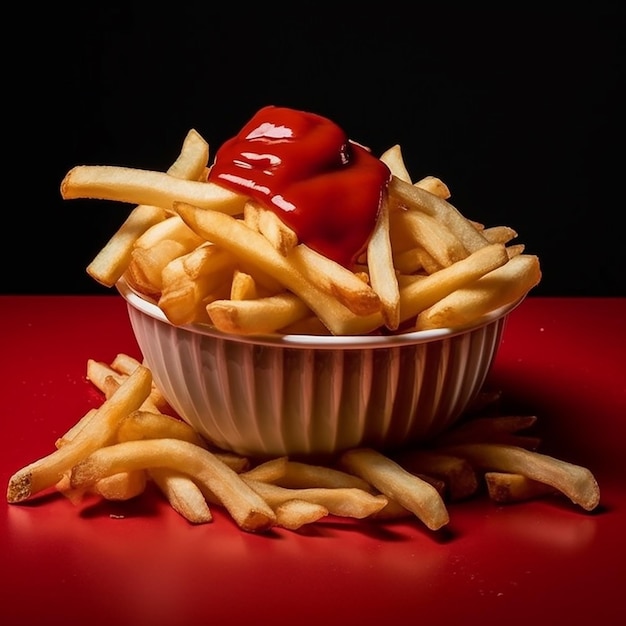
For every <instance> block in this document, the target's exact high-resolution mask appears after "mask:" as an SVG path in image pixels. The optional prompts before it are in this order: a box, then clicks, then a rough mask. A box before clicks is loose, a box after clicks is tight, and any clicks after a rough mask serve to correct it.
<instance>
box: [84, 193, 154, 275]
mask: <svg viewBox="0 0 626 626" xmlns="http://www.w3.org/2000/svg"><path fill="white" fill-rule="evenodd" d="M165 217H166V212H165V209H163V208H161V207H154V206H149V205H146V204H140V205H138V206H136V207H135V208H134V209H133V210H132V211H131V212H130V214H129V215H128V217H127V218H126V220H124V222H123V223H122V225H121V226H120V227H119V228H118V230H117V231H116V232H115V233H114V234H113V236H112V237H111V238H110V239H109V240H108V241H107V243H106V244H105V245H104V247H103V248H102V249H101V250H100V251H99V252H98V254H96V256H95V257H94V258H93V260H92V261H91V263H89V265H87V273H88V274H89V275H90V276H91V277H92V278H93V279H94V280H96V281H97V282H99V283H100V284H102V285H104V286H105V287H112V286H113V285H115V283H116V282H117V281H118V280H119V279H120V277H121V276H122V274H124V272H125V271H126V268H127V267H128V264H129V262H130V255H131V252H132V250H133V246H134V244H135V241H136V240H137V239H138V238H139V237H140V236H141V235H142V234H143V233H144V232H145V231H146V230H148V229H149V228H150V227H151V226H153V225H154V224H158V223H159V222H161V221H163V220H164V219H165Z"/></svg>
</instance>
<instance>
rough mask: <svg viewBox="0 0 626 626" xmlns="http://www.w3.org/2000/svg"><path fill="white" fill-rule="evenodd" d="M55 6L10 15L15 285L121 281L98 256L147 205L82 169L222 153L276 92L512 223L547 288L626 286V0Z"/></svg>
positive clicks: (9, 282)
mask: <svg viewBox="0 0 626 626" xmlns="http://www.w3.org/2000/svg"><path fill="white" fill-rule="evenodd" d="M54 4H55V5H56V6H55V7H54V8H52V7H49V6H47V5H46V6H43V7H37V8H35V5H30V4H28V5H24V6H22V7H21V8H20V7H17V8H16V17H15V18H14V19H13V21H12V22H8V21H5V37H6V36H7V35H9V34H10V33H9V31H11V30H13V29H14V30H15V32H14V33H12V35H13V40H12V41H13V42H14V43H7V41H5V43H4V44H3V47H4V49H5V53H4V57H5V63H4V65H5V90H4V94H5V96H4V102H5V125H6V126H5V128H6V134H5V143H4V150H3V152H4V163H5V165H4V176H3V188H4V191H5V197H4V202H3V204H4V207H3V214H4V220H3V235H4V236H3V245H2V246H1V247H0V250H1V252H0V262H1V263H2V265H1V267H2V273H1V274H0V292H2V293H59V294H73V293H98V294H100V293H102V294H104V293H111V290H107V289H105V288H104V287H101V286H100V285H98V284H96V283H95V282H94V281H93V280H92V279H91V278H90V277H89V276H87V274H86V272H85V267H86V265H87V264H88V263H89V262H90V261H91V259H92V258H93V256H94V255H95V254H96V252H97V251H98V250H99V249H100V247H101V246H102V245H104V243H105V242H106V240H107V239H108V238H109V237H110V236H111V235H112V234H113V232H114V231H115V229H116V228H117V227H118V226H119V225H120V224H121V223H122V221H123V219H124V218H125V216H126V214H127V212H128V210H129V207H128V206H125V205H121V204H116V203H109V202H104V201H97V200H72V201H63V200H62V199H61V197H60V193H59V185H60V183H61V180H62V178H63V176H64V175H65V173H66V172H67V171H68V170H69V169H70V168H71V167H72V166H74V165H78V164H112V165H126V166H132V167H143V168H149V169H161V170H164V169H166V168H167V167H168V166H169V165H170V164H171V162H172V161H173V160H174V159H175V158H176V156H177V155H178V152H179V150H180V147H181V145H182V141H183V138H184V136H185V134H186V132H187V131H188V130H189V129H190V128H195V129H197V130H198V131H199V132H200V133H201V134H202V135H203V137H204V138H205V139H206V140H207V141H208V142H209V144H210V146H211V150H213V151H214V150H215V149H216V148H217V147H218V146H219V145H220V144H221V142H223V141H224V140H225V139H227V138H229V137H230V136H232V135H233V134H235V133H236V132H237V131H238V130H239V128H240V127H241V126H242V125H243V124H244V123H245V122H246V121H247V120H248V119H249V118H250V117H251V116H252V115H253V114H254V112H256V110H257V109H259V108H260V107H262V106H264V105H266V104H276V105H281V106H290V107H294V108H301V109H306V110H310V111H313V112H316V113H319V114H322V115H325V116H327V117H330V118H332V119H333V120H334V121H336V122H337V123H339V124H340V125H341V126H343V127H344V129H345V130H346V131H347V132H348V134H349V135H350V137H351V138H352V139H354V140H356V141H359V142H360V143H363V144H366V145H368V146H369V147H370V148H371V149H372V150H373V151H374V152H375V153H377V154H379V153H381V152H382V151H384V150H385V149H387V148H388V147H390V146H392V145H393V144H396V143H399V144H400V145H401V147H402V152H403V155H404V158H405V161H406V163H407V166H408V168H409V171H410V172H411V174H412V176H413V179H414V180H417V179H418V178H421V177H422V176H425V175H428V174H432V175H436V176H439V177H440V178H442V179H443V180H444V181H445V182H446V183H447V184H448V185H449V187H450V189H451V191H452V197H451V201H452V203H453V204H454V205H455V206H456V207H457V208H459V209H460V210H461V211H462V212H463V213H464V214H465V215H467V216H468V217H470V218H472V219H475V220H477V221H479V222H483V223H485V224H486V225H496V224H507V225H509V226H512V227H514V228H515V229H516V230H517V231H518V233H519V238H518V241H519V242H522V243H525V244H526V251H527V252H529V253H533V254H537V255H539V257H540V259H541V262H542V269H543V279H542V282H541V284H540V285H539V286H538V287H537V288H536V289H535V290H534V291H533V292H532V293H533V294H534V295H551V296H581V295H582V296H616V295H617V296H624V295H626V278H625V277H624V271H625V270H626V255H625V253H624V247H625V245H624V237H623V234H622V229H623V228H624V227H623V226H622V225H621V222H622V221H623V213H624V210H625V201H624V198H625V197H626V193H625V190H626V180H625V175H624V171H625V169H624V166H625V165H626V163H625V157H624V133H623V128H622V123H623V117H624V100H623V97H622V95H621V92H620V90H621V89H622V88H623V83H624V76H625V74H624V60H625V55H624V35H625V32H626V31H625V30H624V26H625V21H624V10H623V9H622V8H621V6H622V5H623V3H622V2H614V3H610V2H595V3H590V4H589V5H587V4H586V3H582V5H577V6H576V8H570V7H571V6H573V5H570V3H563V6H564V7H567V8H565V9H561V10H557V9H554V8H551V7H550V6H549V5H550V3H543V4H544V5H545V6H544V7H543V8H541V9H536V10H533V9H530V8H529V7H528V5H527V4H525V5H524V8H523V9H516V8H515V5H514V4H511V3H499V4H495V3H494V4H493V5H492V6H490V5H491V3H489V4H488V5H486V6H488V7H489V8H483V7H482V6H481V5H480V4H479V3H467V4H468V6H467V7H465V8H463V7H464V5H465V3H463V5H462V8H459V7H456V6H455V3H450V4H446V3H437V4H436V5H435V6H431V5H430V4H422V3H420V2H413V3H399V2H385V3H373V4H371V5H368V4H365V3H357V2H355V3H349V2H344V3H341V2H334V3H330V4H329V5H325V4H324V3H321V2H299V3H293V4H287V5H281V3H278V2H276V3H256V4H253V5H251V6H247V5H246V4H245V3H242V4H234V3H228V2H227V3H221V4H220V5H219V6H215V4H213V3H210V2H205V3H194V2H178V3H171V4H163V3H158V4H157V3H149V2H147V3H139V2H123V3H118V2H107V3H100V4H91V3H82V4H78V3H76V4H74V3H54ZM459 4H461V3H459ZM546 7H548V8H546Z"/></svg>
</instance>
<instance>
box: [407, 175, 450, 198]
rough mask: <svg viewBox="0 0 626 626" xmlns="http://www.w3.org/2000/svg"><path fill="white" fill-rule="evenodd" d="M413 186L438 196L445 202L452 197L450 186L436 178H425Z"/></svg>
mask: <svg viewBox="0 0 626 626" xmlns="http://www.w3.org/2000/svg"><path fill="white" fill-rule="evenodd" d="M413 184H414V185H415V186H416V187H419V188H420V189H424V191H428V192H430V193H433V194H435V195H436V196H439V197H440V198H443V199H444V200H447V199H448V198H449V197H450V195H451V194H450V189H449V188H448V185H446V184H445V183H444V182H443V181H442V180H441V179H440V178H437V177H436V176H424V178H421V179H420V180H418V181H417V182H416V183H413Z"/></svg>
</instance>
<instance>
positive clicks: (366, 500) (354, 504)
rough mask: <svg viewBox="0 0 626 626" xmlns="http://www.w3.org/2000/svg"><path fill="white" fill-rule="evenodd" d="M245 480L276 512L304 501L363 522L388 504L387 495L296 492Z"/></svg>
mask: <svg viewBox="0 0 626 626" xmlns="http://www.w3.org/2000/svg"><path fill="white" fill-rule="evenodd" d="M243 480H244V481H245V482H246V484H248V485H249V486H250V487H251V488H252V489H254V490H255V491H256V492H257V493H258V494H259V496H261V497H262V498H263V499H264V500H265V501H266V502H268V503H269V505H270V506H271V507H273V508H277V507H278V506H280V505H281V504H284V503H285V502H288V501H291V500H304V501H305V502H310V503H314V504H318V505H321V506H323V507H325V508H326V509H327V510H328V513H329V514H330V515H337V516H339V517H353V518H356V519H363V518H365V517H368V516H370V515H373V514H374V513H376V512H377V511H380V510H381V509H382V508H383V507H384V506H385V505H386V504H387V501H388V500H387V498H386V497H385V496H384V495H381V494H372V493H371V492H369V491H363V490H362V489H355V488H351V487H346V488H342V487H337V488H324V487H310V488H302V489H293V488H288V487H281V486H279V485H273V484H271V483H264V482H261V481H258V480H253V479H251V478H246V477H245V476H244V477H243Z"/></svg>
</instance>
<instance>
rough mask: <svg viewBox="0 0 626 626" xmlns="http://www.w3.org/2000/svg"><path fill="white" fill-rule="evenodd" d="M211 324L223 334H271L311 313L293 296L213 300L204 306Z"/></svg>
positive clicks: (289, 294)
mask: <svg viewBox="0 0 626 626" xmlns="http://www.w3.org/2000/svg"><path fill="white" fill-rule="evenodd" d="M206 311H207V313H208V315H209V318H210V320H211V323H212V324H214V325H215V327H216V328H218V329H219V330H222V331H224V332H226V333H238V334H242V335H245V334H250V333H273V332H276V331H278V330H280V329H281V328H284V327H285V326H288V325H290V324H294V323H295V322H297V321H298V320H301V319H302V318H304V317H305V316H307V315H308V314H309V313H310V310H309V308H308V307H307V305H306V304H305V303H304V302H303V301H302V300H301V299H300V298H299V297H298V296H296V295H294V294H293V293H289V292H285V293H281V294H278V295H276V296H268V297H266V298H257V299H255V300H230V299H226V300H214V301H213V302H210V303H209V304H207V306H206Z"/></svg>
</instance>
